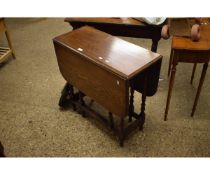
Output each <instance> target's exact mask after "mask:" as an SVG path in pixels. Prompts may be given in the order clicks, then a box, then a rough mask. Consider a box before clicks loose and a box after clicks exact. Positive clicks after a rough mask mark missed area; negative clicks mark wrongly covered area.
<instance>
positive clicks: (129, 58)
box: [54, 26, 162, 79]
mask: <svg viewBox="0 0 210 175" xmlns="http://www.w3.org/2000/svg"><path fill="white" fill-rule="evenodd" d="M54 40H56V42H59V43H61V44H62V45H64V46H65V47H68V48H71V49H73V50H74V51H75V52H79V51H78V48H81V49H82V52H80V54H82V55H85V56H86V57H87V59H89V60H90V61H92V62H94V63H95V64H98V65H99V66H102V67H104V68H106V69H107V70H109V71H112V72H113V73H115V74H116V75H118V76H121V77H124V79H130V78H132V77H133V76H135V75H137V74H138V73H140V72H141V71H142V70H144V69H145V68H147V67H149V66H150V65H152V64H153V63H154V62H156V61H157V60H159V59H161V57H162V56H161V55H159V54H157V53H154V52H151V51H149V50H146V49H144V48H142V47H139V46H137V45H134V44H132V43H129V42H127V41H124V40H122V39H120V38H117V37H114V36H111V35H109V34H107V33H104V32H101V31H99V30H96V29H94V28H92V27H87V26H86V27H82V28H80V29H77V30H74V31H73V32H68V33H66V34H64V35H61V36H59V37H56V38H55V39H54ZM100 58H102V59H100Z"/></svg>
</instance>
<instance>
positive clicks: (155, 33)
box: [65, 18, 166, 52]
mask: <svg viewBox="0 0 210 175" xmlns="http://www.w3.org/2000/svg"><path fill="white" fill-rule="evenodd" d="M65 22H68V23H69V24H70V25H71V26H72V27H73V29H77V28H79V27H82V26H85V25H89V26H92V27H94V28H96V29H99V30H101V31H104V32H106V33H109V34H111V35H116V36H125V37H136V38H147V39H152V46H151V50H152V51H153V52H156V51H157V46H158V41H159V40H160V39H161V30H162V27H163V25H164V24H165V23H166V22H165V23H163V24H162V25H158V26H156V25H148V24H145V23H143V22H141V21H139V20H137V19H134V18H66V19H65Z"/></svg>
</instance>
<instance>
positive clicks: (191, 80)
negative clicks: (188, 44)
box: [190, 63, 197, 84]
mask: <svg viewBox="0 0 210 175" xmlns="http://www.w3.org/2000/svg"><path fill="white" fill-rule="evenodd" d="M196 66H197V63H194V65H193V71H192V75H191V79H190V84H192V83H193V79H194V75H195V69H196Z"/></svg>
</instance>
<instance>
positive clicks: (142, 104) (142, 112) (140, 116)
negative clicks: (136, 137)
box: [138, 74, 147, 130]
mask: <svg viewBox="0 0 210 175" xmlns="http://www.w3.org/2000/svg"><path fill="white" fill-rule="evenodd" d="M146 97H147V74H145V77H144V90H143V92H142V97H141V101H142V102H141V112H140V114H139V119H138V120H139V129H140V130H143V126H144V122H145V106H146Z"/></svg>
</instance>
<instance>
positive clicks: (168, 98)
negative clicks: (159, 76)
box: [164, 64, 176, 121]
mask: <svg viewBox="0 0 210 175" xmlns="http://www.w3.org/2000/svg"><path fill="white" fill-rule="evenodd" d="M175 74H176V64H173V67H172V71H171V77H170V81H169V90H168V96H167V102H166V109H165V116H164V120H165V121H166V120H167V115H168V109H169V105H170V100H171V94H172V88H173V85H174V78H175Z"/></svg>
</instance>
